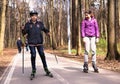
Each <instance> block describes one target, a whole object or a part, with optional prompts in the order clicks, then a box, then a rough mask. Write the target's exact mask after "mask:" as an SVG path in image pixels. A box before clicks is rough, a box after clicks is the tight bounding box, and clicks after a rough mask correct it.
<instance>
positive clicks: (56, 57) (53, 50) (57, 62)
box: [52, 46, 58, 64]
mask: <svg viewBox="0 0 120 84" xmlns="http://www.w3.org/2000/svg"><path fill="white" fill-rule="evenodd" d="M52 49H53V53H54V50H55V48H54V47H53V46H52ZM54 56H55V60H56V62H57V64H58V59H57V56H56V54H55V53H54Z"/></svg>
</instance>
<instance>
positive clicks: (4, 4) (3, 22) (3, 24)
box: [0, 0, 7, 55]
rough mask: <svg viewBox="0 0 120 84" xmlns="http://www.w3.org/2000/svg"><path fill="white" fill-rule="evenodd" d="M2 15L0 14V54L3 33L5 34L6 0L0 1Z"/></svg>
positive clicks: (2, 47)
mask: <svg viewBox="0 0 120 84" xmlns="http://www.w3.org/2000/svg"><path fill="white" fill-rule="evenodd" d="M2 3H3V4H2V15H1V31H0V54H1V55H3V49H4V34H5V20H6V16H5V13H6V4H7V0H3V1H2Z"/></svg>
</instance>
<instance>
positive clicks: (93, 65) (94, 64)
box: [92, 62, 99, 73]
mask: <svg viewBox="0 0 120 84" xmlns="http://www.w3.org/2000/svg"><path fill="white" fill-rule="evenodd" d="M92 67H93V69H94V72H96V73H99V71H98V68H97V66H96V63H95V62H92Z"/></svg>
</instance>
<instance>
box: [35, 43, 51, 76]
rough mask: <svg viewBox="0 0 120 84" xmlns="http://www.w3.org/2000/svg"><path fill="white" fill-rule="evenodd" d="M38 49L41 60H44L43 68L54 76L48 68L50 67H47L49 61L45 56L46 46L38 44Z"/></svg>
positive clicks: (47, 73)
mask: <svg viewBox="0 0 120 84" xmlns="http://www.w3.org/2000/svg"><path fill="white" fill-rule="evenodd" d="M37 50H38V53H39V55H40V57H41V60H42V63H43V68H44V70H45V72H46V75H50V76H52V74H51V72H50V71H49V70H48V67H47V62H46V58H45V54H44V48H43V46H42V45H41V46H37Z"/></svg>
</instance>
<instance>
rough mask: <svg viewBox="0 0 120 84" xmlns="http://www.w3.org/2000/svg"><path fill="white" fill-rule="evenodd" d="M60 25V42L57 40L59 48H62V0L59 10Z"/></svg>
mask: <svg viewBox="0 0 120 84" xmlns="http://www.w3.org/2000/svg"><path fill="white" fill-rule="evenodd" d="M59 10H60V11H59V23H58V40H57V45H58V47H60V46H61V45H62V43H61V38H62V37H61V36H62V35H61V34H62V33H61V32H62V31H61V30H62V26H61V20H62V0H60V8H59Z"/></svg>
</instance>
